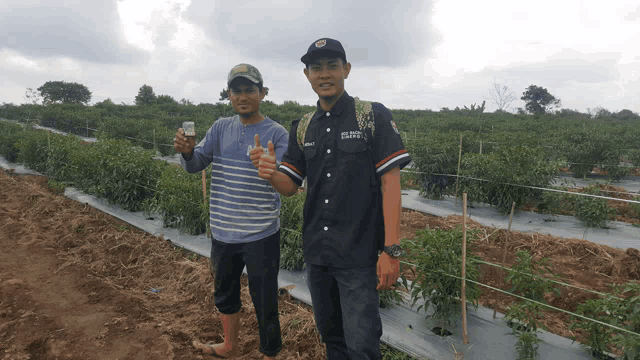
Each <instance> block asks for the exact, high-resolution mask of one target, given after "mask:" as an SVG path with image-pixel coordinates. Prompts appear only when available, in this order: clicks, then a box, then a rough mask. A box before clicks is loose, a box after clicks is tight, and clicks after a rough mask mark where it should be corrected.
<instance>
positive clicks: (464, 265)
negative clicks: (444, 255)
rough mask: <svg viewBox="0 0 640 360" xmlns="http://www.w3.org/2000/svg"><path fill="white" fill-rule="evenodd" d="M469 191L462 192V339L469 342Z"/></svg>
mask: <svg viewBox="0 0 640 360" xmlns="http://www.w3.org/2000/svg"><path fill="white" fill-rule="evenodd" d="M466 269H467V193H466V192H464V193H462V339H463V341H464V343H465V344H468V343H469V335H468V333H467V281H466Z"/></svg>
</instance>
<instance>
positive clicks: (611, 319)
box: [569, 282, 640, 360]
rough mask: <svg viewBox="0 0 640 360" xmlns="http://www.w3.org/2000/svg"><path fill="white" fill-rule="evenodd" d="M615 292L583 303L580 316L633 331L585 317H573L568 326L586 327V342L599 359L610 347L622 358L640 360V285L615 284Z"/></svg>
mask: <svg viewBox="0 0 640 360" xmlns="http://www.w3.org/2000/svg"><path fill="white" fill-rule="evenodd" d="M611 288H612V291H611V292H610V293H607V294H606V295H604V296H603V297H601V298H597V299H590V300H587V301H586V302H585V303H583V304H580V305H579V306H578V308H577V310H576V313H577V314H579V315H584V316H585V317H587V318H590V319H594V320H598V321H601V322H603V323H605V324H611V325H614V326H616V327H619V328H622V329H625V330H628V331H631V332H633V333H635V334H637V335H634V334H629V333H627V332H623V331H620V330H617V329H614V328H611V327H609V326H605V325H602V324H599V323H596V322H593V321H590V320H586V319H584V318H578V317H572V323H571V325H570V326H569V329H570V330H572V329H575V328H578V329H583V330H585V331H586V332H587V333H588V335H587V342H586V343H585V344H584V345H586V346H588V347H590V349H591V350H592V355H593V356H595V357H596V358H600V357H602V356H604V355H606V353H607V352H609V351H611V350H617V351H618V352H621V353H622V356H620V359H623V360H639V359H640V284H635V283H633V282H630V283H627V284H613V285H611Z"/></svg>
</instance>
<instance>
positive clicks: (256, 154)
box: [249, 134, 264, 169]
mask: <svg viewBox="0 0 640 360" xmlns="http://www.w3.org/2000/svg"><path fill="white" fill-rule="evenodd" d="M262 155H264V148H263V147H262V145H261V144H260V135H258V134H256V136H255V137H254V145H253V149H251V151H249V159H251V163H253V166H255V167H256V169H257V168H258V164H259V163H260V157H261V156H262Z"/></svg>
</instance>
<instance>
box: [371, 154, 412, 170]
mask: <svg viewBox="0 0 640 360" xmlns="http://www.w3.org/2000/svg"><path fill="white" fill-rule="evenodd" d="M406 152H407V150H400V151H397V152H394V153H393V154H391V155H389V156H387V157H386V158H384V160H382V161H380V162H379V163H377V164H376V169H377V168H379V167H380V166H382V165H384V163H386V162H387V161H389V160H391V159H393V158H394V157H396V156H398V155H401V154H404V153H406Z"/></svg>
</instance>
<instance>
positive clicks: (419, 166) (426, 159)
mask: <svg viewBox="0 0 640 360" xmlns="http://www.w3.org/2000/svg"><path fill="white" fill-rule="evenodd" d="M459 146H460V136H459V135H456V134H450V133H440V132H431V133H429V134H427V135H426V136H422V137H420V138H418V139H415V140H412V141H411V142H409V144H408V146H407V150H408V151H409V153H410V154H411V159H412V160H413V168H412V169H406V170H407V171H416V172H419V173H422V174H419V179H420V185H421V187H422V189H421V190H420V194H421V195H422V196H426V197H429V198H432V199H441V198H442V197H443V196H444V195H447V194H453V192H454V191H453V190H452V186H453V185H454V184H455V181H456V178H455V177H454V176H448V175H455V174H456V172H457V169H458V153H459Z"/></svg>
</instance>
